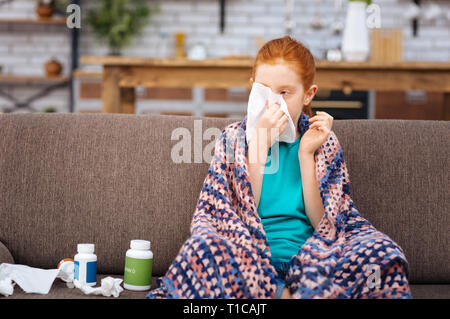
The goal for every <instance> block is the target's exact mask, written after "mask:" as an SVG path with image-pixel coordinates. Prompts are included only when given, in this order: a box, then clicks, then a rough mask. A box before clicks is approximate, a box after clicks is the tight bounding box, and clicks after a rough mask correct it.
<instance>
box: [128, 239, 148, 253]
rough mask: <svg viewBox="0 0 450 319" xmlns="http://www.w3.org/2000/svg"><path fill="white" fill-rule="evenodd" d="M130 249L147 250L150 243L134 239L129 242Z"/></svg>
mask: <svg viewBox="0 0 450 319" xmlns="http://www.w3.org/2000/svg"><path fill="white" fill-rule="evenodd" d="M130 247H131V249H137V250H149V249H150V242H149V241H148V240H139V239H134V240H132V241H131V243H130Z"/></svg>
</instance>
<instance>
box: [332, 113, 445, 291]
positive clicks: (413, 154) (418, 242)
mask: <svg viewBox="0 0 450 319" xmlns="http://www.w3.org/2000/svg"><path fill="white" fill-rule="evenodd" d="M333 127H334V131H335V133H336V135H337V137H338V139H339V141H340V143H341V145H342V148H343V153H344V159H345V161H346V163H347V166H348V171H349V177H350V182H351V184H350V196H351V197H352V199H353V201H354V203H355V205H356V208H357V209H358V210H359V212H360V213H361V215H362V216H364V217H365V218H366V219H368V220H369V221H370V222H371V223H372V224H373V225H374V226H375V227H376V228H377V229H378V230H380V231H382V232H384V233H385V234H387V235H389V236H390V237H391V238H392V239H393V240H394V241H396V242H397V243H398V244H399V245H400V246H401V247H402V248H403V250H404V252H405V255H406V258H407V260H408V262H409V266H410V282H411V283H448V284H450V267H448V265H449V264H450V254H449V253H448V243H450V232H449V231H448V225H449V224H450V196H449V182H448V181H449V180H450V156H449V154H450V139H449V138H448V137H449V136H450V121H419V120H414V121H412V120H410V121H408V120H345V121H335V123H334V126H333Z"/></svg>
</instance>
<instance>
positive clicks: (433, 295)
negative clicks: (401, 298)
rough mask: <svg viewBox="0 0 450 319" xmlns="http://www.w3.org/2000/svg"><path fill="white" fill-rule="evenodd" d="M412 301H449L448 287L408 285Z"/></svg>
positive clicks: (449, 287)
mask: <svg viewBox="0 0 450 319" xmlns="http://www.w3.org/2000/svg"><path fill="white" fill-rule="evenodd" d="M410 288H411V295H412V297H413V299H450V285H445V284H444V285H426V284H424V285H420V284H417V285H410Z"/></svg>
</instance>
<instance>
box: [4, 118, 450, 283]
mask: <svg viewBox="0 0 450 319" xmlns="http://www.w3.org/2000/svg"><path fill="white" fill-rule="evenodd" d="M236 121H238V120H237V119H219V118H198V117H185V116H165V115H125V114H3V115H0V194H1V195H0V242H2V243H3V244H5V246H6V247H7V248H8V249H9V250H10V252H11V253H12V255H13V256H14V258H15V262H16V263H19V264H26V265H29V266H33V267H40V268H54V267H56V265H57V263H58V262H59V260H60V259H62V258H65V257H73V256H74V255H75V253H76V245H77V243H84V242H90V243H95V245H96V247H95V252H96V254H97V256H98V272H99V273H105V274H123V267H124V260H125V252H126V250H127V249H128V248H129V243H130V240H132V239H146V240H150V241H151V242H152V250H153V253H154V256H155V257H154V268H153V269H154V275H156V276H160V275H163V274H164V273H165V272H166V271H167V269H168V267H169V265H170V264H171V262H172V261H173V259H174V258H175V256H176V255H177V253H178V252H179V249H180V247H181V245H182V244H183V242H184V241H185V240H186V239H187V238H188V237H189V227H190V222H191V218H192V214H193V212H194V210H195V206H196V203H197V200H198V197H199V195H200V190H201V187H202V183H203V181H204V178H205V176H206V174H207V170H208V167H209V158H208V154H207V153H208V151H213V146H214V141H213V140H212V139H211V137H210V136H211V135H209V133H212V134H214V132H216V133H217V132H220V130H221V129H223V128H224V127H225V126H226V125H227V124H229V123H232V122H236ZM207 129H212V130H207ZM333 130H334V132H335V133H336V135H337V137H338V139H339V141H340V143H341V145H342V148H343V151H344V158H345V161H346V162H347V166H348V169H349V175H350V181H351V187H350V192H351V197H352V199H353V200H354V202H355V204H356V207H357V208H358V210H359V211H360V212H361V214H362V215H363V216H364V217H365V218H367V219H368V220H369V221H370V222H371V223H372V224H373V225H374V226H375V227H376V228H377V229H379V230H380V231H382V232H384V233H386V234H387V235H389V236H390V237H391V238H392V239H393V240H394V241H396V242H397V243H398V244H399V245H400V246H401V247H402V248H403V250H404V251H405V255H406V257H407V259H408V261H409V264H410V274H411V278H410V279H411V282H413V283H419V282H422V283H426V282H428V283H432V282H437V283H439V282H450V268H449V267H448V265H449V262H450V256H449V253H448V252H449V250H448V248H447V244H448V243H450V234H449V232H448V225H449V223H450V211H449V207H450V198H449V185H448V181H449V180H450V176H449V171H450V170H449V166H450V165H449V156H448V155H449V154H450V145H449V139H448V137H449V136H450V122H437V121H434V122H431V121H401V120H336V121H335V122H334V127H333ZM181 136H183V137H181ZM213 138H214V137H213ZM187 139H191V141H192V144H191V150H190V151H189V150H188V149H186V148H184V149H181V148H180V145H181V144H180V143H181V142H180V141H181V140H185V141H186V140H187ZM211 143H212V144H211ZM211 145H212V147H211ZM183 151H185V152H186V153H183ZM203 153H205V154H203ZM183 154H184V155H187V158H189V159H190V160H191V163H176V161H177V160H178V159H180V158H181V157H182V156H183ZM173 159H175V162H174V160H173ZM196 161H198V163H197V162H196Z"/></svg>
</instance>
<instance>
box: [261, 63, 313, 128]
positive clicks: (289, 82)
mask: <svg viewBox="0 0 450 319" xmlns="http://www.w3.org/2000/svg"><path fill="white" fill-rule="evenodd" d="M254 81H255V82H258V83H260V84H262V85H265V86H267V87H269V88H271V90H272V91H273V92H274V93H276V94H281V96H283V98H284V101H285V102H286V104H287V108H288V111H289V115H290V116H291V118H292V120H293V121H294V125H297V122H298V119H299V117H300V114H301V113H302V110H303V106H304V105H307V104H308V103H309V102H310V101H311V100H312V98H313V97H314V94H315V93H316V90H317V85H312V86H311V88H310V89H309V90H308V91H307V92H306V93H305V92H304V90H303V84H302V82H301V81H300V78H299V77H298V76H297V73H295V72H294V71H293V70H292V69H291V68H290V67H289V65H288V64H287V63H286V62H284V61H282V60H280V61H278V63H276V64H273V65H272V64H261V65H259V66H258V67H257V68H256V71H255V79H254Z"/></svg>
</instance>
